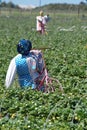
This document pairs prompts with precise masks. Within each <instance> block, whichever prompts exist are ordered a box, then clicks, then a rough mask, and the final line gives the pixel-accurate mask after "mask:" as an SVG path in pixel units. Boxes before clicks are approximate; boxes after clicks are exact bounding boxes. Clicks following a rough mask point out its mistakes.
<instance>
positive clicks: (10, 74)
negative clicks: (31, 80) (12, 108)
mask: <svg viewBox="0 0 87 130" xmlns="http://www.w3.org/2000/svg"><path fill="white" fill-rule="evenodd" d="M19 55H20V54H18V55H17V56H19ZM17 56H15V57H14V58H13V59H12V60H11V62H10V64H9V67H8V70H7V74H6V79H5V86H6V88H8V87H10V86H11V84H12V83H13V81H14V78H15V75H16V65H15V58H16V57H17Z"/></svg>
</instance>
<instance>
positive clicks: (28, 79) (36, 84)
mask: <svg viewBox="0 0 87 130" xmlns="http://www.w3.org/2000/svg"><path fill="white" fill-rule="evenodd" d="M17 52H18V53H19V54H17V55H16V56H15V57H14V58H13V59H12V60H11V62H10V65H9V67H8V70H7V74H6V79H5V86H6V88H8V87H10V86H11V85H12V83H13V81H14V79H15V75H16V74H17V75H18V81H19V85H20V87H21V88H26V87H31V88H32V89H38V90H43V91H44V90H45V86H44V81H46V84H48V73H47V70H46V67H45V63H44V59H43V56H42V53H41V51H40V50H32V43H31V41H29V40H25V39H21V40H20V41H19V43H18V44H17Z"/></svg>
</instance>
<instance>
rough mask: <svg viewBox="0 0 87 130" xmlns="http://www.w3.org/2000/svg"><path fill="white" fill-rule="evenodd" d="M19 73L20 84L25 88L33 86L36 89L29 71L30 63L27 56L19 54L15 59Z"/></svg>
mask: <svg viewBox="0 0 87 130" xmlns="http://www.w3.org/2000/svg"><path fill="white" fill-rule="evenodd" d="M15 63H16V69H17V74H18V77H19V84H20V86H21V87H22V88H23V87H24V88H25V87H32V89H34V85H33V81H32V78H31V76H30V73H29V69H28V65H27V62H26V57H25V56H22V55H20V56H18V57H17V58H16V59H15Z"/></svg>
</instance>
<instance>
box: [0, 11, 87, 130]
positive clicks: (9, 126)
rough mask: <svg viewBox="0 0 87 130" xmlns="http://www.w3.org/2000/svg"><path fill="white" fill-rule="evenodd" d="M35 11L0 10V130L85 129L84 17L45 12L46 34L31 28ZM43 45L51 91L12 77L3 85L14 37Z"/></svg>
mask: <svg viewBox="0 0 87 130" xmlns="http://www.w3.org/2000/svg"><path fill="white" fill-rule="evenodd" d="M36 15H38V13H37V14H35V13H31V14H23V13H21V14H20V15H18V14H15V15H13V14H10V15H7V16H6V15H1V16H0V130H87V19H82V18H78V17H77V15H71V16H69V15H66V14H64V15H60V14H55V15H54V14H50V16H51V20H50V22H49V23H48V26H47V34H46V35H42V36H41V35H39V34H37V33H36V30H35V29H36V19H35V17H36ZM22 38H25V39H29V40H31V41H32V44H33V48H37V49H38V48H40V47H48V48H50V49H46V50H43V54H44V58H45V62H46V66H47V68H48V71H49V75H50V76H51V77H54V78H56V79H58V80H59V81H60V83H61V84H62V86H63V89H64V92H63V93H62V92H61V91H60V90H59V84H55V92H51V93H42V92H40V91H34V90H31V89H29V88H28V89H21V88H20V87H19V85H18V81H17V78H15V81H14V83H13V85H12V86H11V87H10V88H8V89H6V88H5V76H6V71H7V69H8V65H9V63H10V60H11V59H12V58H13V57H14V56H15V55H17V51H16V45H17V43H18V42H19V40H20V39H22Z"/></svg>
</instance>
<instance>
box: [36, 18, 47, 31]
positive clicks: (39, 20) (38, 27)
mask: <svg viewBox="0 0 87 130" xmlns="http://www.w3.org/2000/svg"><path fill="white" fill-rule="evenodd" d="M36 20H37V21H36V22H37V26H36V29H37V31H40V30H42V27H41V24H43V25H45V24H46V20H45V18H44V16H43V17H42V16H37V17H36Z"/></svg>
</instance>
